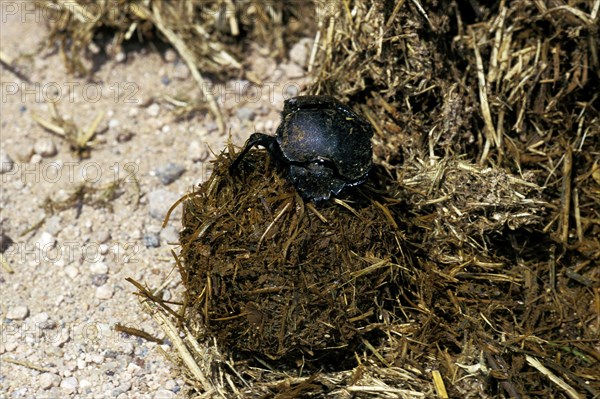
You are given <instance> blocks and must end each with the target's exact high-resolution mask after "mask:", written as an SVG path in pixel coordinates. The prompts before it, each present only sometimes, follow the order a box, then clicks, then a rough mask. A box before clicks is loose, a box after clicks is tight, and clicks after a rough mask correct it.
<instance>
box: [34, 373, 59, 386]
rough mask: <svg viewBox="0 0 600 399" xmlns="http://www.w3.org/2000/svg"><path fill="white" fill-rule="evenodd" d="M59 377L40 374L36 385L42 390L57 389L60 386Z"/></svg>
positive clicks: (52, 374)
mask: <svg viewBox="0 0 600 399" xmlns="http://www.w3.org/2000/svg"><path fill="white" fill-rule="evenodd" d="M60 381H61V379H60V376H58V375H56V374H54V373H43V374H40V377H39V380H38V384H39V386H40V388H42V389H44V390H45V389H50V388H52V387H57V386H59V385H60Z"/></svg>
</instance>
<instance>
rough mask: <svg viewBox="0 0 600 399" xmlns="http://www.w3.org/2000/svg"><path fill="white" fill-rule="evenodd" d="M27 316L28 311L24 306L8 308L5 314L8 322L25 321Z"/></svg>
mask: <svg viewBox="0 0 600 399" xmlns="http://www.w3.org/2000/svg"><path fill="white" fill-rule="evenodd" d="M27 316H29V309H28V308H27V306H24V305H19V306H13V307H10V308H8V311H7V312H6V318H7V319H10V320H25V319H26V318H27Z"/></svg>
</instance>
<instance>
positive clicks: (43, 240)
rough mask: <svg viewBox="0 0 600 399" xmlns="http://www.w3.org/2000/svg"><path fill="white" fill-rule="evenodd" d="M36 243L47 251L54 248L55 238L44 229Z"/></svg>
mask: <svg viewBox="0 0 600 399" xmlns="http://www.w3.org/2000/svg"><path fill="white" fill-rule="evenodd" d="M37 243H38V245H39V246H40V249H42V250H46V251H47V250H50V249H52V248H54V246H55V245H56V238H55V237H54V236H53V235H52V234H50V233H48V232H47V231H44V232H43V233H42V235H41V236H40V239H39V240H38V241H37Z"/></svg>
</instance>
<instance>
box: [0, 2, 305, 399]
mask: <svg viewBox="0 0 600 399" xmlns="http://www.w3.org/2000/svg"><path fill="white" fill-rule="evenodd" d="M10 4H12V5H13V6H14V5H16V8H13V7H12V6H11V8H10V9H9V8H7V5H10ZM1 6H2V15H1V18H2V23H1V30H0V43H1V49H2V51H3V52H4V53H5V54H7V55H9V56H11V57H12V58H14V62H13V65H14V66H15V70H16V72H17V73H15V70H9V69H8V68H5V67H4V66H3V67H2V69H0V78H1V82H2V92H1V95H2V101H1V103H0V115H1V150H2V162H3V163H4V165H2V166H3V169H6V171H5V173H3V174H2V175H0V177H1V179H2V180H1V181H2V190H1V200H0V207H1V216H0V219H1V222H2V230H3V234H4V235H5V236H4V240H5V242H6V240H7V238H6V237H9V238H10V239H11V240H12V241H14V242H13V244H12V245H11V246H10V247H8V248H7V249H6V250H5V252H4V254H3V255H4V258H5V259H6V261H7V262H8V264H9V265H10V268H12V270H14V272H13V273H10V272H9V271H7V269H6V268H2V269H0V293H1V305H0V323H1V325H0V328H1V334H2V335H1V340H0V397H2V398H4V397H6V398H33V397H35V398H58V397H60V398H65V397H77V398H109V397H110V398H172V397H182V396H183V393H184V392H185V390H186V385H185V382H184V381H183V380H182V378H181V376H177V375H175V374H174V373H173V372H172V370H173V368H172V365H171V364H170V363H169V361H167V360H166V359H165V357H164V356H163V355H162V354H161V351H160V349H161V347H162V349H164V350H166V351H170V350H171V345H170V343H168V342H167V343H166V344H164V345H160V346H159V345H158V344H156V343H152V342H148V341H146V340H143V339H140V338H137V337H132V336H128V335H125V334H123V333H119V332H116V331H115V330H114V326H115V324H116V323H121V324H123V325H126V326H130V327H135V328H138V329H141V330H143V331H146V332H147V333H149V334H152V335H154V336H156V337H159V338H163V337H164V334H163V333H162V331H161V330H160V328H159V327H158V326H157V325H156V324H155V323H154V322H153V321H152V320H151V319H150V318H149V316H147V315H146V314H144V313H143V312H142V311H141V308H140V305H139V303H138V300H137V299H136V297H135V296H134V295H133V294H132V293H133V292H134V291H135V289H134V287H133V286H132V285H131V284H130V283H128V282H127V281H126V280H125V279H126V278H127V277H131V278H134V279H135V280H137V281H139V282H141V283H143V284H146V285H147V286H148V287H151V288H153V289H157V288H161V290H160V291H159V292H160V294H161V295H163V297H164V298H168V299H172V300H176V299H177V297H178V295H179V294H180V291H181V288H180V287H179V276H178V273H177V271H176V270H174V267H173V265H174V262H173V258H172V255H171V252H170V251H171V249H175V250H176V251H177V245H170V244H169V243H170V242H171V243H174V244H176V239H177V232H178V230H179V226H180V215H178V214H177V215H175V217H174V218H173V219H172V220H171V221H170V223H169V227H168V228H166V229H164V230H162V231H161V223H162V217H163V216H164V214H165V211H166V209H167V208H168V206H170V205H171V204H172V202H173V201H174V199H176V198H178V197H180V196H181V195H183V194H185V193H186V192H188V191H190V190H191V189H193V186H194V185H195V184H198V183H201V182H202V181H204V180H205V179H206V178H207V176H208V175H209V174H210V163H209V161H210V159H211V158H212V155H211V152H210V151H209V148H210V149H212V150H213V151H216V152H218V151H220V150H221V149H223V148H224V145H225V143H226V142H227V139H228V136H227V135H220V134H219V133H218V132H217V129H216V123H215V122H214V120H213V118H212V117H211V116H210V115H207V114H206V113H205V112H200V113H197V114H195V115H194V116H193V117H191V118H190V119H187V120H182V121H179V120H177V119H176V116H175V113H174V107H173V106H172V105H170V104H169V103H167V102H166V101H165V100H164V98H165V96H173V97H179V98H181V97H188V98H190V97H191V98H201V94H200V90H199V89H198V86H197V85H196V83H195V82H194V81H193V80H192V79H191V77H190V75H189V71H188V70H187V68H186V66H185V65H184V64H183V63H182V62H181V60H180V59H179V57H178V56H177V54H176V53H175V52H173V51H172V50H167V51H164V52H159V51H156V50H154V48H153V47H149V46H145V47H143V46H142V47H141V48H140V49H138V50H135V51H127V52H126V53H123V54H120V56H119V57H117V58H116V59H115V60H103V57H102V55H101V54H102V53H101V52H100V53H98V54H97V56H96V57H94V58H96V60H97V61H99V62H98V63H97V64H96V65H97V70H96V72H95V74H94V76H93V77H92V79H90V80H87V79H81V78H77V77H74V76H69V75H68V74H67V73H66V69H65V67H64V65H63V63H62V61H61V58H60V55H59V54H58V52H56V51H52V50H48V49H45V48H43V47H41V44H42V43H43V41H44V39H45V38H46V35H47V30H46V28H45V26H46V21H45V20H44V15H42V14H40V13H36V12H35V11H31V6H28V7H25V6H24V5H23V4H22V3H19V2H16V3H15V2H4V1H3V2H2V3H1ZM90 50H91V51H92V52H97V51H98V50H99V49H98V48H97V47H92V48H91V49H90ZM252 52H253V54H252V56H251V57H248V60H246V63H247V65H246V66H247V68H248V69H249V70H252V71H253V72H254V74H256V75H257V76H259V77H260V78H262V79H264V80H265V83H266V85H265V86H263V87H255V86H253V87H251V88H250V89H251V92H245V91H244V90H245V89H248V82H246V81H243V80H238V81H230V82H221V83H223V84H224V85H225V86H223V85H216V86H215V87H214V88H212V89H213V91H214V92H215V94H216V95H217V96H218V97H219V103H220V105H221V106H222V108H223V110H224V114H225V115H226V118H227V123H228V130H229V132H230V135H231V139H232V141H233V142H234V143H235V144H238V145H240V144H242V143H243V141H244V140H245V139H246V138H247V136H248V135H249V134H250V133H252V132H253V131H263V132H266V133H272V132H273V131H274V129H275V128H276V126H277V124H278V118H279V110H280V109H281V108H282V105H283V100H284V97H288V96H289V95H290V94H294V93H295V90H298V89H300V90H302V88H303V87H304V85H305V84H306V79H305V78H304V77H303V75H304V69H303V68H302V66H301V65H298V64H294V63H291V62H289V63H288V62H286V63H283V64H276V62H275V61H273V60H272V59H270V58H268V56H267V54H268V51H264V49H260V48H253V50H252ZM297 55H298V54H296V57H295V58H296V59H298V57H297ZM300 56H301V57H300V58H302V54H300ZM89 65H90V66H91V64H89ZM24 78H26V79H27V80H28V81H27V80H25V79H24ZM49 101H56V103H57V109H58V111H59V113H60V115H61V116H62V117H63V118H64V119H68V120H70V121H72V122H73V123H74V124H75V125H77V126H78V127H79V128H81V129H85V128H86V127H87V126H89V125H90V123H91V122H92V121H93V119H94V118H95V117H96V116H97V115H98V114H99V113H103V115H104V116H103V118H102V120H101V122H100V125H99V129H98V131H99V134H97V135H96V136H95V138H94V140H93V147H92V150H91V156H90V158H89V159H85V160H83V161H82V160H79V159H78V157H77V156H76V155H75V154H73V153H72V152H71V151H70V149H69V145H68V143H66V142H65V141H64V140H62V139H61V138H60V137H57V136H56V135H53V134H51V133H49V132H48V131H47V130H45V129H44V128H42V127H41V126H40V125H39V124H37V123H36V122H35V121H34V119H33V118H32V115H33V114H35V115H38V116H39V117H41V118H44V119H48V120H50V118H51V107H50V106H49V105H48V102H49ZM11 160H12V162H11ZM169 163H174V164H175V165H171V166H169ZM161 168H166V169H167V171H168V170H171V171H172V170H175V171H177V170H179V171H181V170H182V169H185V172H184V173H183V174H181V175H180V176H179V177H177V175H178V174H177V173H174V176H169V173H167V172H164V171H163V172H161ZM157 170H158V172H157ZM131 174H135V178H136V179H131ZM160 177H163V178H167V179H168V178H169V177H171V178H172V179H174V181H173V182H172V183H170V184H165V182H163V181H161V179H160ZM118 179H124V181H123V182H122V183H121V185H120V189H119V193H120V195H119V197H118V198H116V199H115V200H114V201H112V203H111V204H112V209H111V208H108V207H94V206H89V205H85V204H84V205H82V206H79V207H74V208H69V209H66V210H63V211H57V212H55V213H54V214H52V213H48V212H45V211H44V204H45V203H46V202H47V199H48V198H50V199H52V200H55V201H60V200H61V199H65V198H66V197H68V195H69V194H70V193H72V192H73V191H74V190H75V189H76V188H77V187H79V186H80V185H81V184H82V183H84V184H86V185H87V186H88V187H94V188H101V187H105V186H107V185H109V184H111V183H112V182H114V181H116V180H118ZM135 180H137V181H138V182H139V190H140V191H139V193H140V194H141V199H140V203H139V205H136V197H137V192H138V189H137V185H136V184H135ZM40 222H41V223H40ZM38 224H39V226H38ZM36 226H37V228H36ZM157 245H158V246H157Z"/></svg>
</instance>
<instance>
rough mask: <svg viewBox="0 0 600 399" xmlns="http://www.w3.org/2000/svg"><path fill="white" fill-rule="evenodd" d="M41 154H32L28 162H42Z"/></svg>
mask: <svg viewBox="0 0 600 399" xmlns="http://www.w3.org/2000/svg"><path fill="white" fill-rule="evenodd" d="M42 159H43V158H42V156H41V155H40V154H33V155H32V156H31V158H29V162H30V163H33V164H36V163H40V162H42Z"/></svg>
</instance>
